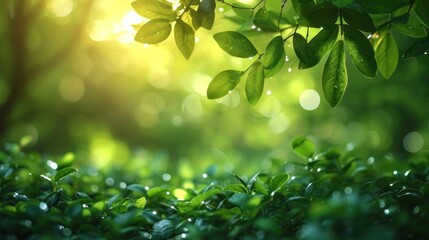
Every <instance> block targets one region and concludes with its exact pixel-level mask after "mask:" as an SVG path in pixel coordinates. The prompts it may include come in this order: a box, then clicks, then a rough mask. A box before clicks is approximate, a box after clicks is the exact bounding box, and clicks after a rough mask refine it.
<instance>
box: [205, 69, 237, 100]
mask: <svg viewBox="0 0 429 240" xmlns="http://www.w3.org/2000/svg"><path fill="white" fill-rule="evenodd" d="M243 74H244V72H242V71H235V70H226V71H223V72H220V73H219V74H218V75H216V76H215V77H214V78H213V80H212V81H211V82H210V84H209V87H208V89H207V98H208V99H216V98H221V97H223V96H225V95H226V94H228V93H229V91H231V90H233V89H234V88H235V87H236V86H237V84H238V83H239V82H240V79H241V76H243Z"/></svg>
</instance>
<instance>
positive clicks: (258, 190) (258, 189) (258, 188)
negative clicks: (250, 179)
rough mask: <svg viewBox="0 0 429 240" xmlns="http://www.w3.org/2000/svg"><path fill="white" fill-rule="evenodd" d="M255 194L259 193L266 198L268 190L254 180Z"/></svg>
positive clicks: (258, 181) (257, 180) (259, 181)
mask: <svg viewBox="0 0 429 240" xmlns="http://www.w3.org/2000/svg"><path fill="white" fill-rule="evenodd" d="M254 185H255V192H256V193H260V194H263V195H265V196H268V190H267V188H266V187H265V186H264V184H263V183H262V182H261V180H259V179H256V181H255V184H254Z"/></svg>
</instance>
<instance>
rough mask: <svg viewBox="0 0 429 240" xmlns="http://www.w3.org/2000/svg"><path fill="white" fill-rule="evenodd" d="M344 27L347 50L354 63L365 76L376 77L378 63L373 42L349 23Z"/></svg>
mask: <svg viewBox="0 0 429 240" xmlns="http://www.w3.org/2000/svg"><path fill="white" fill-rule="evenodd" d="M343 29H344V36H345V40H346V44H347V50H348V52H349V54H350V57H351V58H352V61H353V63H354V65H355V66H356V67H357V69H358V70H359V71H360V72H361V73H362V74H363V75H364V76H366V77H370V78H371V77H375V75H376V73H377V63H376V61H375V56H374V49H373V48H372V45H371V43H370V42H369V40H368V39H367V38H366V37H365V35H363V34H362V33H361V32H360V31H359V30H356V29H355V28H352V27H350V26H348V25H344V26H343Z"/></svg>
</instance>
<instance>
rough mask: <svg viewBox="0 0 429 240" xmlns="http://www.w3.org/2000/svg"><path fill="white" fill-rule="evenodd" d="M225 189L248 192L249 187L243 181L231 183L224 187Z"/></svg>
mask: <svg viewBox="0 0 429 240" xmlns="http://www.w3.org/2000/svg"><path fill="white" fill-rule="evenodd" d="M223 191H231V192H236V193H246V192H247V189H246V188H245V187H244V186H243V184H241V183H231V184H228V185H226V187H224V188H223Z"/></svg>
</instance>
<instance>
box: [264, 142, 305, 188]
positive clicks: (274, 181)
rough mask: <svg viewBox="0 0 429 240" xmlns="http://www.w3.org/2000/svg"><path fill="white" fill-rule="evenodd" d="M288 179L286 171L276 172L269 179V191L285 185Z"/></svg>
mask: <svg viewBox="0 0 429 240" xmlns="http://www.w3.org/2000/svg"><path fill="white" fill-rule="evenodd" d="M307 141H308V140H307ZM313 148H314V147H313ZM313 151H314V150H313ZM288 180H289V175H288V174H287V173H280V174H277V175H275V176H273V177H272V178H271V179H270V189H271V191H275V190H277V189H280V188H282V187H283V186H284V185H286V183H287V181H288Z"/></svg>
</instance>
